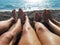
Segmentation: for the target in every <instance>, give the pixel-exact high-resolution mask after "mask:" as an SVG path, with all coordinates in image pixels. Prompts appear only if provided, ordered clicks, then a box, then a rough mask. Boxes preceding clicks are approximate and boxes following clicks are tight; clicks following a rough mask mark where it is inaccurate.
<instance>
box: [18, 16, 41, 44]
mask: <svg viewBox="0 0 60 45" xmlns="http://www.w3.org/2000/svg"><path fill="white" fill-rule="evenodd" d="M18 45H41V43H40V41H39V40H38V38H37V35H36V33H35V31H34V29H33V28H32V27H31V25H30V23H29V19H28V17H27V16H26V21H25V24H24V25H23V32H22V36H21V39H20V41H19V43H18Z"/></svg>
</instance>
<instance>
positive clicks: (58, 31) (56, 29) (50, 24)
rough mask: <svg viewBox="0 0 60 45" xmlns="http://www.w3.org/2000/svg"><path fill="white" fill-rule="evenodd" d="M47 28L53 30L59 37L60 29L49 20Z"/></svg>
mask: <svg viewBox="0 0 60 45" xmlns="http://www.w3.org/2000/svg"><path fill="white" fill-rule="evenodd" d="M48 24H49V26H50V27H51V28H52V29H53V32H55V33H56V34H57V35H59V36H60V27H58V26H57V25H55V24H54V23H53V22H52V21H51V20H49V23H48Z"/></svg>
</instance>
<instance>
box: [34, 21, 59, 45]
mask: <svg viewBox="0 0 60 45" xmlns="http://www.w3.org/2000/svg"><path fill="white" fill-rule="evenodd" d="M35 28H36V33H37V35H38V37H39V40H40V41H41V44H42V45H60V37H59V36H57V35H55V34H54V33H52V32H50V31H49V30H48V29H47V28H46V27H45V26H44V25H43V24H42V23H40V22H35Z"/></svg>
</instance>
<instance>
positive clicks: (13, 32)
mask: <svg viewBox="0 0 60 45" xmlns="http://www.w3.org/2000/svg"><path fill="white" fill-rule="evenodd" d="M20 31H21V21H20V19H18V21H17V22H16V23H15V24H14V25H13V26H12V27H11V28H10V29H9V31H7V32H5V33H4V34H2V35H1V37H0V45H9V43H10V42H11V40H12V39H13V38H14V37H16V36H17V34H18V33H19V32H20Z"/></svg>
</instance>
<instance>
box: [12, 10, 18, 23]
mask: <svg viewBox="0 0 60 45" xmlns="http://www.w3.org/2000/svg"><path fill="white" fill-rule="evenodd" d="M12 16H13V18H14V21H15V22H17V17H18V15H17V14H16V10H13V11H12Z"/></svg>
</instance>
